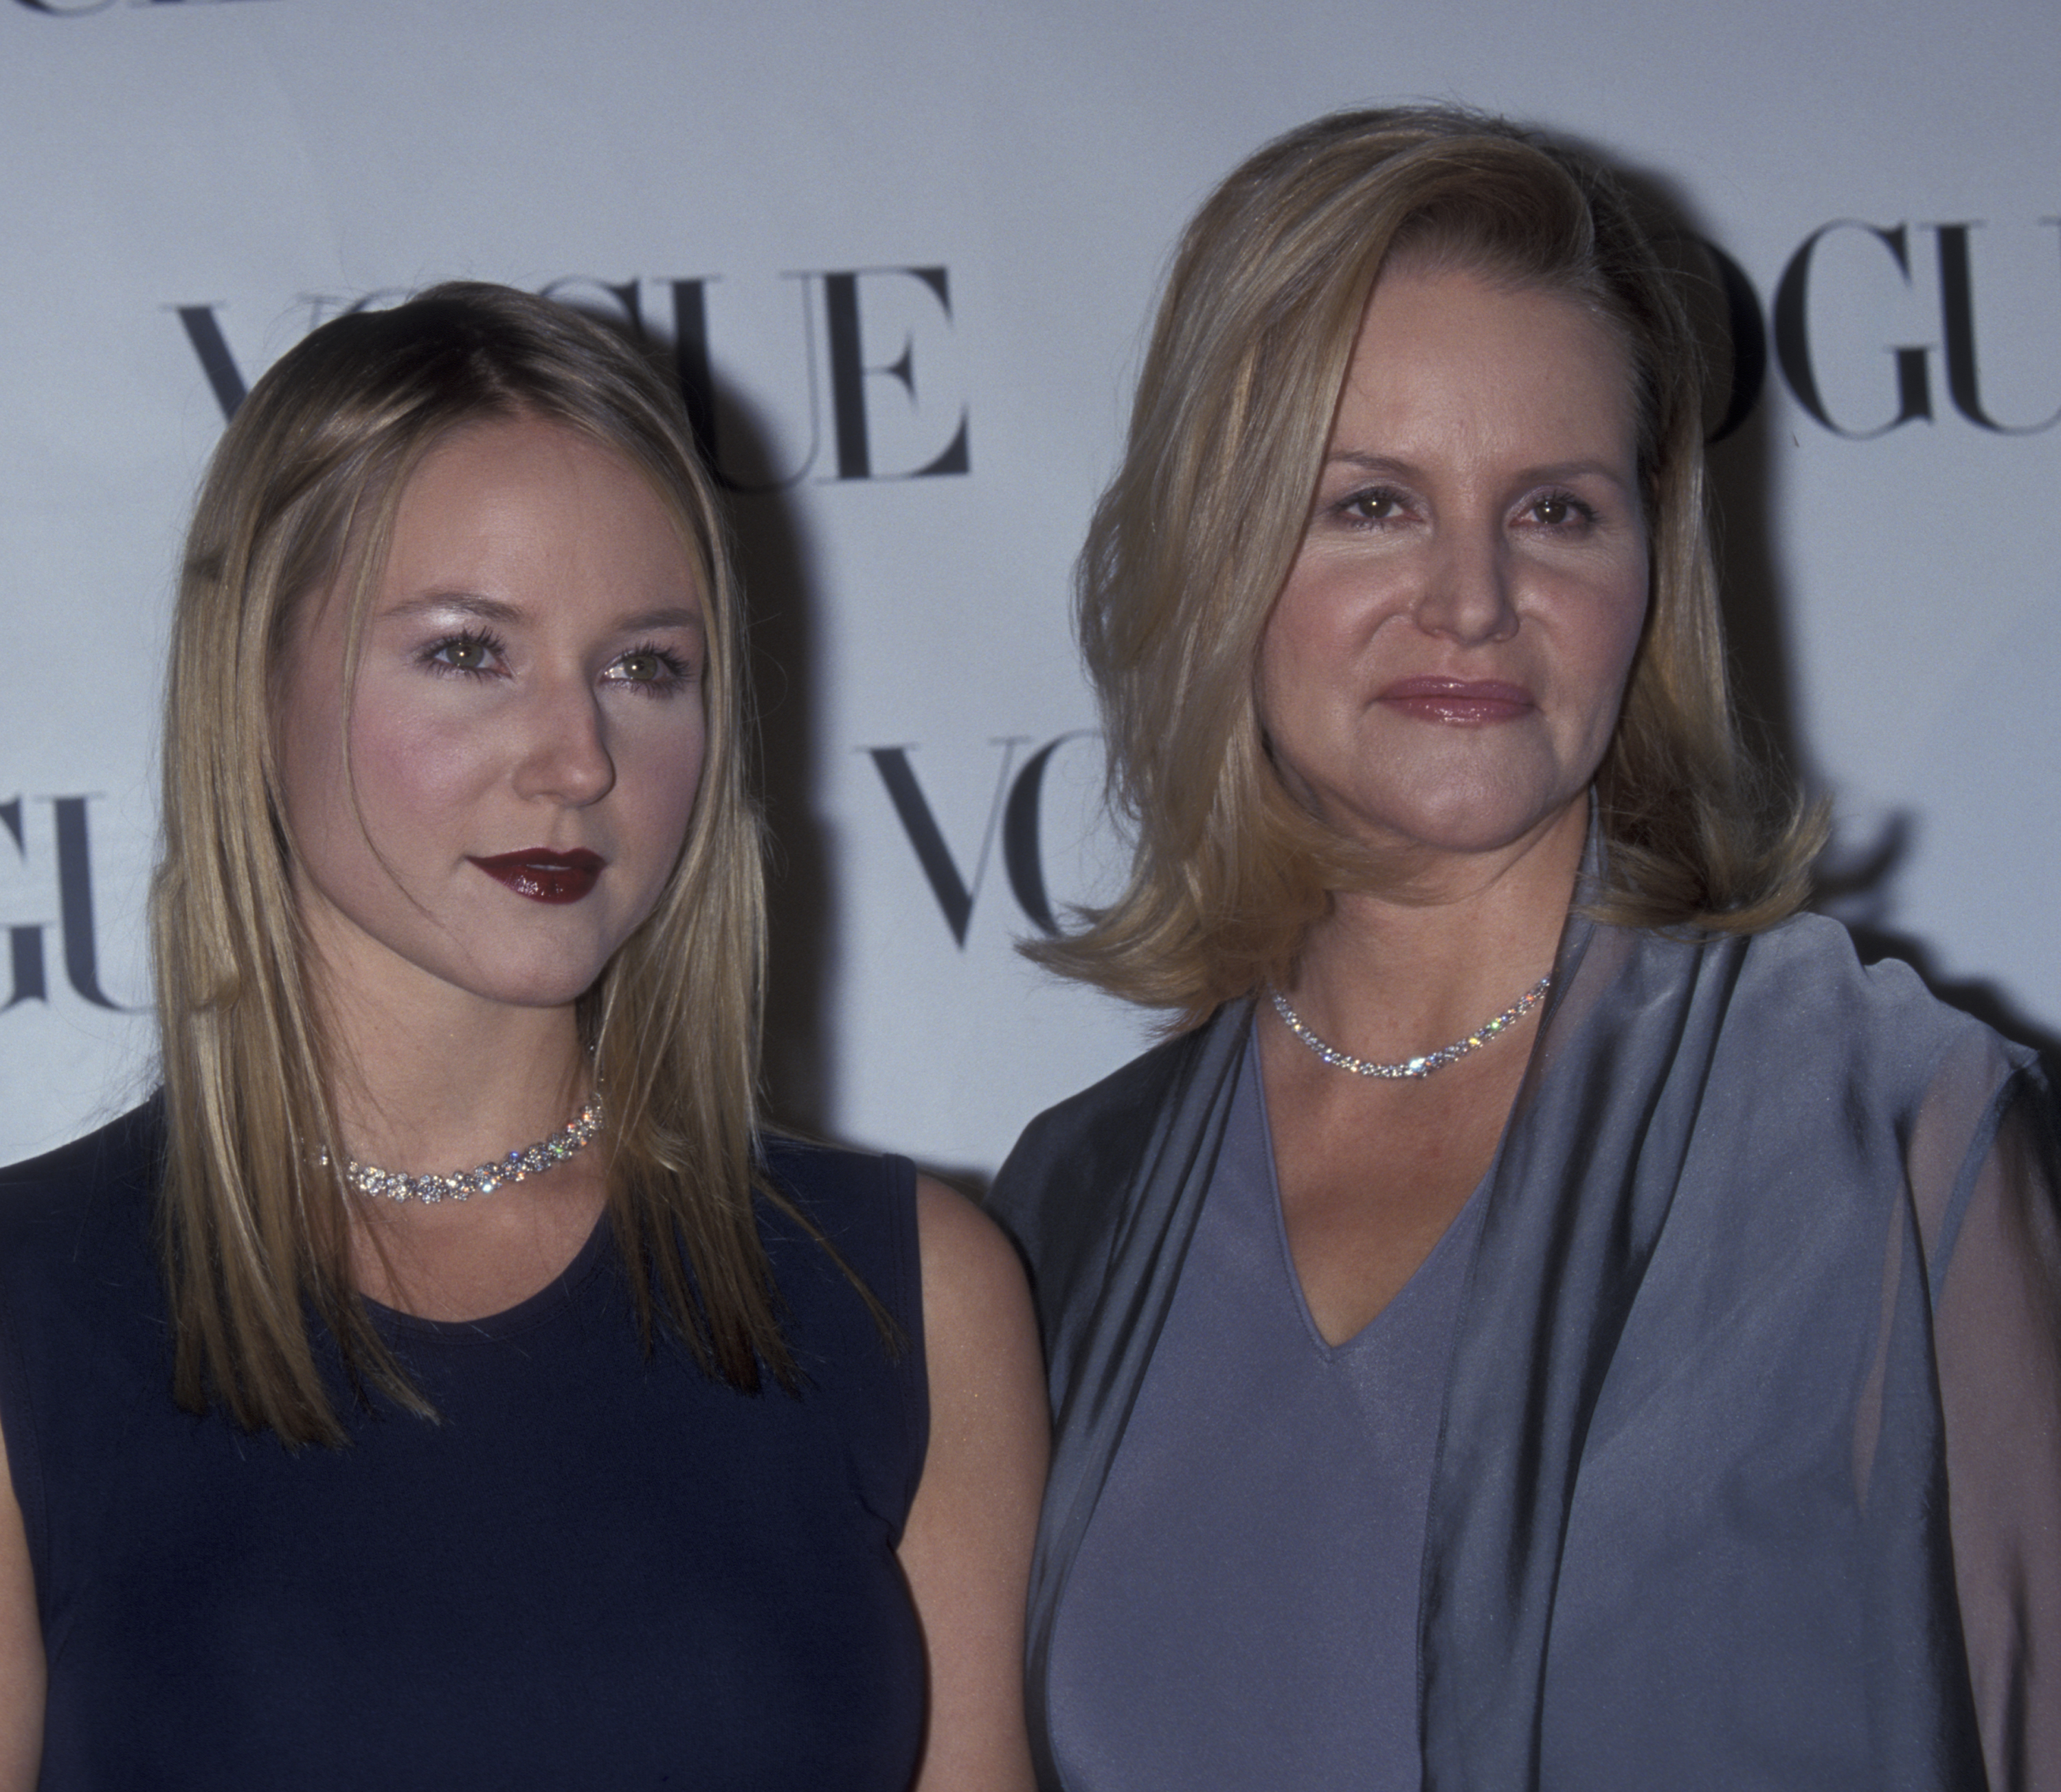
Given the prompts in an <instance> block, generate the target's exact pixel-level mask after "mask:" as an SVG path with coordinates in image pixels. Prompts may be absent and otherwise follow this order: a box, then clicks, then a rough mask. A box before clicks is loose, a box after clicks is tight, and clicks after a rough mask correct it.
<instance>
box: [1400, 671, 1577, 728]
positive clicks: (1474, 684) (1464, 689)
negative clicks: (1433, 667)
mask: <svg viewBox="0 0 2061 1792" xmlns="http://www.w3.org/2000/svg"><path fill="white" fill-rule="evenodd" d="M1379 701H1381V702H1383V703H1386V704H1387V705H1388V706H1390V707H1391V708H1392V709H1398V710H1403V712H1404V713H1405V714H1408V715H1413V716H1415V717H1416V718H1418V719H1419V721H1423V722H1457V723H1459V724H1460V725H1461V726H1479V725H1481V724H1483V723H1485V722H1515V720H1516V719H1517V718H1519V716H1521V715H1527V714H1530V713H1531V711H1532V710H1535V709H1536V708H1537V707H1538V705H1537V704H1536V703H1535V702H1533V701H1532V697H1531V692H1530V691H1528V690H1526V689H1525V688H1524V686H1522V685H1507V684H1504V683H1503V682H1502V681H1501V680H1499V679H1495V678H1399V679H1398V680H1397V681H1396V682H1395V683H1394V684H1392V685H1391V686H1389V687H1388V688H1387V690H1384V691H1383V692H1382V693H1381V696H1380V698H1379Z"/></svg>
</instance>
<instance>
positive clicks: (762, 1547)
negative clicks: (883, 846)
mask: <svg viewBox="0 0 2061 1792" xmlns="http://www.w3.org/2000/svg"><path fill="white" fill-rule="evenodd" d="M738 630H739V622H738V606H737V596H736V593H735V590H734V586H733V582H732V578H731V574H730V570H729V565H728V561H727V558H726V552H725V547H724V538H723V530H722V522H721V520H720V518H719V517H718V514H717V512H716V510H715V508H714V502H713V500H712V498H711V494H710V488H709V486H708V484H707V482H706V480H705V478H703V476H702V472H701V471H700V470H699V468H698V466H697V464H696V462H695V460H694V453H693V450H692V447H691V446H690V437H689V434H688V429H687V425H686V419H685V418H684V416H683V414H682V411H681V408H680V406H679V403H678V399H677V397H676V396H675V395H674V394H672V393H671V392H670V390H668V389H667V388H666V386H665V384H664V383H663V382H662V381H661V380H660V379H659V378H657V377H656V375H655V374H654V372H653V371H652V370H650V368H649V367H647V366H646V365H645V364H644V363H643V362H642V361H641V360H640V359H639V358H638V356H637V355H636V354H634V353H633V352H632V351H631V350H630V349H629V348H628V347H627V346H626V345H624V344H622V342H618V340H617V339H616V338H614V337H613V336H612V335H610V334H609V333H607V332H606V331H605V330H602V329H601V328H599V327H598V326H594V325H593V324H590V323H589V322H586V321H585V320H583V319H582V318H579V317H578V316H577V315H576V314H573V313H571V312H570V311H568V310H564V309H562V308H561V307H559V306H555V305H553V304H551V303H550V302H546V301H542V300H539V299H535V298H529V297H527V296H526V295H523V294H518V293H514V292H510V291H507V290H502V289H498V288H493V287H487V286H446V287H441V288H438V289H436V290H434V291H432V292H430V293H428V294H426V295H424V296H423V297H422V298H419V299H418V300H416V301H414V302H411V303H410V304H407V305H404V306H400V307H398V308H397V309H394V310H388V311H384V312H370V313H365V314H358V315H354V316H350V317H346V318H341V319H338V320H337V321H336V322H332V323H330V324H328V325H326V326H324V327H323V328H322V329H321V330H318V331H317V332H315V333H314V334H313V335H311V336H310V337H309V338H307V339H306V340H305V341H304V342H302V343H301V344H300V345H299V346H298V347H296V348H295V349H294V350H292V351H291V352H290V353H289V354H287V355H286V357H285V358H283V359H282V361H281V362H279V363H278V366H276V367H274V369H273V370H271V372H270V373H269V374H267V375H266V378H264V379H263V380H262V381H261V382H259V383H258V386H257V387H256V388H255V389H254V390H253V392H252V393H251V394H250V398H249V399H248V400H247V401H246V403H245V404H244V406H242V408H241V410H239V411H238V414H237V415H236V417H235V418H234V422H232V423H231V425H230V428H229V430H228V432H227V434H226V435H225V437H224V438H223V440H222V444H221V446H220V448H219V450H218V453H217V454H216V456H215V458H214V465H213V467H212V470H210V474H209V476H208V479H207V482H206V488H205V490H204V491H203V493H202V498H201V500H200V503H199V506H198V514H197V515H196V518H195V519H194V526H193V530H192V534H191V537H190V542H189V545H188V549H187V554H186V562H185V567H184V572H183V576H182V583H181V587H180V594H179V600H178V614H177V616H176V618H175V622H174V631H173V646H172V666H171V675H170V690H169V696H168V701H167V709H166V732H165V750H164V768H165V769H164V776H165V800H164V815H163V827H164V851H163V858H162V862H161V864H160V866H159V869H158V874H157V878H156V882H155V885H154V890H153V894H152V901H151V920H152V928H153V934H154V949H155V954H156V974H157V982H158V1022H159V1026H160V1029H161V1039H162V1062H163V1087H162V1090H160V1091H159V1092H158V1094H156V1095H155V1096H154V1097H153V1098H151V1100H150V1102H147V1103H146V1105H145V1106H143V1107H142V1108H140V1109H138V1110H136V1111H135V1112H134V1113H132V1114H128V1115H126V1116H125V1117H124V1118H122V1119H121V1120H118V1121H117V1122H115V1123H114V1125H112V1126H109V1127H107V1128H106V1129H105V1130H103V1131H102V1132H100V1133H98V1134H94V1136H92V1137H91V1138H86V1139H83V1140H82V1141H80V1142H78V1143H77V1144H75V1145H73V1146H68V1147H66V1149H64V1150H60V1151H58V1152H57V1153H55V1154H52V1155H51V1156H50V1157H47V1158H42V1159H41V1160H39V1161H38V1162H34V1163H30V1164H26V1165H23V1166H18V1167H16V1168H15V1169H14V1170H11V1171H8V1172H6V1173H5V1174H4V1176H0V1429H4V1434H5V1442H6V1456H7V1462H8V1467H9V1470H10V1476H9V1478H8V1482H7V1483H6V1486H5V1487H4V1488H0V1784H4V1785H6V1786H30V1785H31V1784H35V1785H40V1786H44V1787H49V1788H57V1787H84V1786H114V1785H126V1786H142V1785H149V1786H186V1785H191V1786H210V1787H223V1786H263V1787H268V1788H269V1787H277V1786H293V1787H295V1788H296V1789H299V1792H305V1789H307V1788H313V1787H324V1786H336V1787H338V1788H342V1787H352V1788H361V1789H362V1788H363V1787H366V1786H434V1787H437V1788H439V1789H440V1792H450V1789H451V1788H454V1787H464V1786H479V1787H489V1786H490V1787H494V1788H495V1789H496V1792H505V1789H506V1788H507V1787H509V1786H522V1785H534V1786H595V1787H606V1788H608V1789H610V1792H621V1789H623V1788H627V1787H630V1786H657V1785H660V1784H672V1785H696V1786H737V1787H740V1788H742V1787H749V1788H751V1789H753V1792H765V1789H766V1788H770V1787H776V1786H794V1787H797V1788H799V1787H808V1788H811V1789H818V1788H821V1787H823V1786H838V1787H840V1788H847V1787H861V1786H877V1787H880V1788H882V1789H886V1788H895V1789H902V1788H906V1787H908V1786H910V1785H912V1784H914V1785H918V1786H922V1787H926V1788H937V1787H946V1786H949V1787H953V1788H957V1787H962V1786H1021V1785H1022V1784H1024V1783H1026V1781H1027V1776H1028V1766H1027V1758H1026V1754H1025V1750H1024V1743H1023V1738H1022V1720H1021V1713H1020V1697H1019V1694H1018V1675H1017V1673H1016V1666H1015V1663H1016V1658H1017V1654H1018V1646H1019V1638H1020V1627H1021V1626H1020V1611H1021V1602H1022V1586H1023V1581H1024V1576H1025V1574H1026V1565H1027V1557H1028V1549H1029V1535H1030V1529H1031V1523H1032V1522H1033V1515H1034V1513H1035V1503H1036V1498H1037V1490H1038V1486H1039V1480H1040V1478H1041V1474H1042V1470H1043V1449H1044V1424H1043V1402H1042V1399H1041V1397H1040V1394H1039V1387H1038V1385H1037V1367H1036V1361H1035V1342H1034V1341H1033V1338H1032V1334H1031V1322H1030V1319H1029V1314H1028V1306H1027V1302H1026V1298H1025V1295H1024V1293H1023V1290H1022V1286H1021V1282H1020V1277H1019V1274H1018V1271H1017V1270H1016V1267H1015V1265H1014V1261H1013V1259H1012V1258H1011V1257H1010V1254H1009V1252H1008V1250H1007V1247H1006V1245H1004V1244H1003V1243H1002V1242H1001V1240H1000V1238H999V1237H998V1234H995V1233H994V1231H993V1230H992V1228H991V1227H990V1226H989V1225H988V1224H987V1222H985V1221H984V1220H982V1219H981V1218H979V1217H978V1215H977V1214H974V1212H973V1211H972V1210H970V1208H969V1207H968V1206H966V1204H965V1203H963V1202H961V1201H960V1200H959V1199H958V1198H957V1197H955V1196H954V1195H952V1194H950V1193H949V1192H948V1191H946V1190H943V1189H942V1188H941V1187H939V1186H937V1185H935V1184H934V1183H931V1182H927V1181H926V1180H925V1179H923V1178H918V1177H916V1176H915V1175H914V1173H913V1172H912V1170H910V1166H909V1165H908V1164H907V1163H906V1162H905V1161H902V1160H899V1159H893V1158H890V1159H884V1160H883V1159H878V1158H863V1157H859V1156H856V1155H852V1154H845V1153H841V1152H837V1151H832V1150H824V1149H819V1148H816V1147H812V1146H802V1145H799V1144H795V1143H792V1142H785V1141H782V1140H781V1139H779V1138H777V1137H775V1136H774V1135H772V1134H770V1133H768V1132H766V1130H764V1129H762V1126H761V1125H760V1123H759V1121H758V1115H757V1113H756V1110H755V1108H754V1082H755V1078H756V1066H757V1062H758V1004H759V994H760V988H761V984H762V906H761V885H760V866H759V837H758V821H757V818H756V815H755V814H754V809H753V806H752V802H751V798H750V794H749V789H748V780H747V773H746V762H747V760H748V758H749V745H748V727H749V714H748V707H747V704H746V696H745V687H744V680H743V667H742V656H741V651H740V642H739V634H738Z"/></svg>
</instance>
